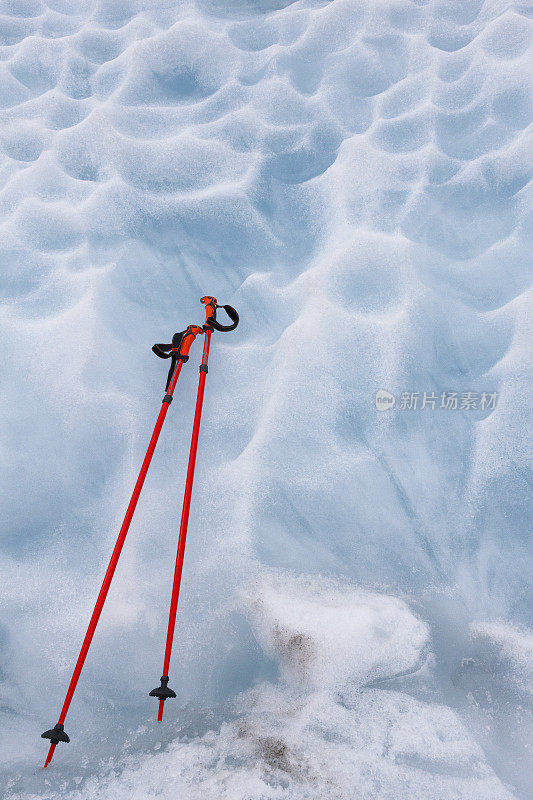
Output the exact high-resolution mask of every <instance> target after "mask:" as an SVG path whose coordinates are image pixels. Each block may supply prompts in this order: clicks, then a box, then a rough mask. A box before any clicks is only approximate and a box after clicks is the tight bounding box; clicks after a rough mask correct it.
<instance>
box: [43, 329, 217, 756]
mask: <svg viewBox="0 0 533 800" xmlns="http://www.w3.org/2000/svg"><path fill="white" fill-rule="evenodd" d="M201 333H203V330H202V328H200V327H199V326H198V325H189V326H188V328H186V330H184V331H181V332H180V333H176V334H174V336H173V338H172V343H171V344H168V345H167V344H154V346H153V347H152V350H153V351H154V353H155V354H156V355H158V356H159V357H160V358H171V359H172V362H171V365H170V370H169V373H168V378H167V383H166V386H165V391H166V394H165V396H164V398H163V400H162V405H161V410H160V412H159V414H158V417H157V420H156V423H155V427H154V431H153V433H152V438H151V439H150V444H149V445H148V450H147V451H146V455H145V457H144V461H143V463H142V466H141V471H140V472H139V477H138V478H137V482H136V483H135V487H134V489H133V494H132V496H131V500H130V502H129V505H128V508H127V511H126V516H125V517H124V521H123V523H122V526H121V528H120V531H119V534H118V538H117V541H116V544H115V547H114V550H113V553H112V555H111V560H110V561H109V566H108V567H107V572H106V574H105V577H104V580H103V583H102V587H101V589H100V592H99V594H98V597H97V599H96V604H95V606H94V610H93V613H92V615H91V619H90V621H89V627H88V628H87V633H86V634H85V638H84V640H83V644H82V646H81V650H80V654H79V656H78V660H77V661H76V666H75V667H74V672H73V674H72V678H71V679H70V684H69V687H68V690H67V694H66V697H65V702H64V703H63V708H62V709H61V713H60V715H59V720H58V721H57V724H56V725H54V727H53V728H51V729H50V730H48V731H45V732H44V733H42V734H41V737H42V738H43V739H50V742H51V745H50V749H49V751H48V755H47V757H46V762H45V765H44V766H45V768H46V767H47V766H48V764H49V763H50V761H51V760H52V757H53V755H54V750H55V749H56V745H57V744H59V742H70V739H69V737H68V736H67V734H66V733H65V730H64V722H65V717H66V716H67V712H68V709H69V706H70V703H71V700H72V696H73V695H74V691H75V689H76V685H77V683H78V680H79V677H80V674H81V671H82V669H83V665H84V663H85V659H86V657H87V653H88V651H89V647H90V645H91V641H92V638H93V636H94V632H95V630H96V626H97V624H98V620H99V619H100V614H101V613H102V609H103V607H104V603H105V600H106V597H107V593H108V591H109V587H110V585H111V581H112V579H113V575H114V572H115V568H116V566H117V563H118V560H119V557H120V553H121V551H122V547H123V545H124V541H125V539H126V535H127V533H128V529H129V527H130V523H131V520H132V517H133V513H134V511H135V507H136V505H137V501H138V499H139V495H140V493H141V489H142V487H143V483H144V479H145V478H146V473H147V472H148V467H149V466H150V462H151V460H152V456H153V454H154V450H155V446H156V444H157V440H158V438H159V433H160V431H161V428H162V426H163V422H164V421H165V417H166V414H167V411H168V408H169V406H170V404H171V402H172V395H173V393H174V389H175V388H176V383H177V381H178V378H179V374H180V372H181V368H182V365H183V363H184V362H185V361H188V360H189V349H190V347H191V344H192V343H193V342H194V340H195V338H196V336H198V334H201Z"/></svg>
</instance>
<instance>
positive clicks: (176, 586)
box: [149, 297, 239, 722]
mask: <svg viewBox="0 0 533 800" xmlns="http://www.w3.org/2000/svg"><path fill="white" fill-rule="evenodd" d="M200 302H201V303H203V304H204V305H205V310H206V319H205V325H204V331H205V340H204V350H203V354H202V363H201V364H200V379H199V381H198V394H197V396H196V408H195V411H194V422H193V426H192V437H191V450H190V453H189V464H188V467H187V478H186V481H185V493H184V497H183V508H182V511H181V522H180V532H179V537H178V551H177V554H176V566H175V568H174V581H173V584H172V595H171V598H170V612H169V617H168V629H167V641H166V647H165V659H164V663H163V674H162V676H161V686H158V687H157V688H155V689H152V691H151V692H150V693H149V694H150V697H157V698H159V709H158V714H157V721H158V722H162V720H163V708H164V705H165V700H169V699H170V698H171V697H176V692H174V691H173V690H172V689H169V688H168V682H169V680H170V679H169V676H168V673H169V667H170V656H171V653H172V642H173V639H174V628H175V626H176V613H177V610H178V598H179V593H180V584H181V573H182V571H183V559H184V556H185V540H186V538H187V525H188V522H189V510H190V507H191V494H192V484H193V480H194V466H195V463H196V451H197V449H198V434H199V432H200V419H201V416H202V404H203V400H204V389H205V379H206V376H207V370H208V366H207V361H208V358H209V347H210V344H211V334H212V333H213V330H217V331H232V330H234V329H235V328H236V327H237V325H238V324H239V315H238V314H237V312H236V311H235V309H234V308H232V307H231V306H227V305H226V306H219V305H218V304H217V301H216V299H215V298H214V297H202V299H201V300H200ZM217 308H224V309H225V311H226V313H227V315H228V316H229V318H230V319H231V324H230V325H221V324H220V322H218V321H217V318H216V313H217Z"/></svg>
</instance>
